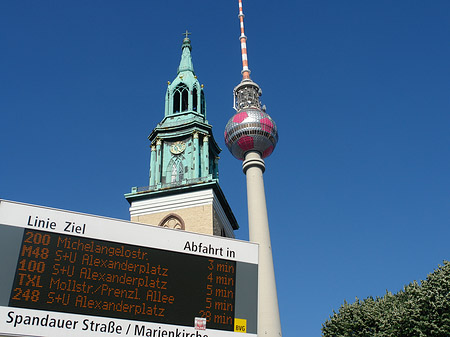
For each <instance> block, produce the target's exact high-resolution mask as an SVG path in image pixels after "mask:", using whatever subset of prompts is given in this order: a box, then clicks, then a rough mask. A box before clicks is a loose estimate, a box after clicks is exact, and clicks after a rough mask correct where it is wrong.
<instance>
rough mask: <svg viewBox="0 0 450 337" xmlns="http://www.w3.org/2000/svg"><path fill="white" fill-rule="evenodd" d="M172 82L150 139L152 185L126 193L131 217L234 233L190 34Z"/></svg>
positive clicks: (220, 233) (151, 222)
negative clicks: (160, 118) (195, 66)
mask: <svg viewBox="0 0 450 337" xmlns="http://www.w3.org/2000/svg"><path fill="white" fill-rule="evenodd" d="M188 34H189V33H188V32H187V31H186V37H185V38H184V40H183V45H182V47H181V49H182V54H181V61H180V65H179V66H178V72H177V76H176V77H175V79H174V80H173V81H172V83H170V82H168V87H167V91H166V95H165V111H164V118H163V119H162V121H161V122H160V123H159V124H158V125H157V126H156V127H155V128H154V129H153V131H152V132H151V133H150V135H149V136H148V139H149V140H150V143H151V145H150V148H151V156H150V181H149V186H146V187H139V188H138V187H133V188H132V190H131V193H128V194H126V195H125V198H126V199H127V200H128V202H129V203H130V217H131V221H134V222H140V223H145V224H149V225H155V226H162V227H169V228H176V229H181V230H187V231H191V232H197V233H203V234H210V235H218V236H225V237H234V233H233V230H235V229H238V228H239V226H238V224H237V222H236V219H235V217H234V215H233V212H232V211H231V208H230V206H229V205H228V202H227V200H226V199H225V196H224V194H223V192H222V190H221V188H220V186H219V167H218V161H219V153H220V151H221V149H220V148H219V146H218V145H217V143H216V141H215V140H214V137H213V134H212V126H211V125H210V124H209V123H208V121H207V120H206V103H205V95H204V92H203V85H200V83H199V81H198V79H197V76H196V75H195V72H194V66H193V63H192V58H191V51H192V46H191V40H190V39H189V37H188Z"/></svg>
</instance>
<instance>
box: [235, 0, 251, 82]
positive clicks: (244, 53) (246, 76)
mask: <svg viewBox="0 0 450 337" xmlns="http://www.w3.org/2000/svg"><path fill="white" fill-rule="evenodd" d="M238 16H239V22H240V25H241V36H239V40H241V54H242V80H249V79H250V69H249V68H248V58H247V36H245V34H244V12H243V11H242V0H239V15H238Z"/></svg>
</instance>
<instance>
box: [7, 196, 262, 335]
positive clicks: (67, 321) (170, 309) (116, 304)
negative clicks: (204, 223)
mask: <svg viewBox="0 0 450 337" xmlns="http://www.w3.org/2000/svg"><path fill="white" fill-rule="evenodd" d="M257 261H258V246H257V245H255V244H251V243H248V242H243V241H238V240H233V239H225V238H220V237H214V236H207V235H200V234H194V233H188V232H184V231H178V230H170V229H165V228H160V227H154V226H148V225H142V224H136V223H130V222H127V221H123V220H116V219H109V218H104V217H98V216H93V215H86V214H80V213H75V212H69V211H62V210H56V209H51V208H46V207H39V206H33V205H26V204H20V203H16V202H11V201H4V200H0V266H1V268H2V273H1V276H0V283H1V284H2V289H1V290H0V334H2V333H3V334H11V335H27V336H28V335H29V336H58V337H59V336H61V335H62V334H64V335H68V336H95V335H103V336H105V335H108V336H119V335H127V336H151V337H162V336H174V337H194V336H195V337H200V336H202V337H204V336H208V337H209V336H217V337H219V336H234V335H237V334H238V333H239V336H242V333H245V334H247V335H249V336H256V324H257V322H256V317H257V314H256V310H257V309H256V308H257V270H258V267H257ZM4 285H5V286H4Z"/></svg>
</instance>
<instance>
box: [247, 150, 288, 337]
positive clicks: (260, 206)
mask: <svg viewBox="0 0 450 337" xmlns="http://www.w3.org/2000/svg"><path fill="white" fill-rule="evenodd" d="M242 170H243V171H244V173H245V176H246V179H247V204H248V226H249V235H250V241H251V242H255V243H258V244H259V265H258V335H259V336H267V337H277V336H281V322H280V313H279V309H278V296H277V287H276V283H275V271H274V267H273V257H272V245H271V242H270V231H269V218H268V216H267V206H266V195H265V191H264V179H263V173H264V170H265V165H264V160H263V159H261V155H260V154H259V153H258V152H255V151H252V152H247V154H246V155H245V160H244V162H243V164H242Z"/></svg>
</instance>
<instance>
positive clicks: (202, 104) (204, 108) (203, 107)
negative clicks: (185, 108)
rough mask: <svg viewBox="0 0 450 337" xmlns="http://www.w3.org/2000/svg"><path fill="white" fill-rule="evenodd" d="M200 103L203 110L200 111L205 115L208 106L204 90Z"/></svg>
mask: <svg viewBox="0 0 450 337" xmlns="http://www.w3.org/2000/svg"><path fill="white" fill-rule="evenodd" d="M200 104H201V111H200V112H201V113H202V114H203V115H205V110H206V106H205V94H204V93H203V90H202V94H201V96H200Z"/></svg>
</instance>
